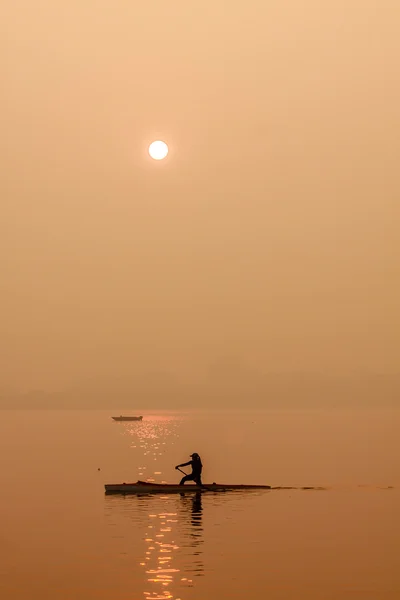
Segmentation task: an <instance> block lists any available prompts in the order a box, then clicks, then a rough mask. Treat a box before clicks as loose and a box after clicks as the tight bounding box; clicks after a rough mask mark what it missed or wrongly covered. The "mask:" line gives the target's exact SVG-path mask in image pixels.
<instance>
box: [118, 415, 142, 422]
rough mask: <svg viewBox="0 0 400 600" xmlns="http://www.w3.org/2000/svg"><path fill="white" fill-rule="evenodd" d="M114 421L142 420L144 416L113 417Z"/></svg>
mask: <svg viewBox="0 0 400 600" xmlns="http://www.w3.org/2000/svg"><path fill="white" fill-rule="evenodd" d="M111 418H112V419H114V421H141V420H142V419H143V417H123V416H122V415H121V416H120V417H111Z"/></svg>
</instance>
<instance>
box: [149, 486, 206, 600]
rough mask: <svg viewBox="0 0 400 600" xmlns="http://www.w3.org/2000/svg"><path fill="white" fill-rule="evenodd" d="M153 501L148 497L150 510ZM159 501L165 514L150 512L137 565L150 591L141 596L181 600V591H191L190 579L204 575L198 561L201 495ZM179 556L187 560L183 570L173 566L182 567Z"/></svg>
mask: <svg viewBox="0 0 400 600" xmlns="http://www.w3.org/2000/svg"><path fill="white" fill-rule="evenodd" d="M153 500H154V498H150V497H149V508H150V505H151V503H152V501H153ZM160 500H162V501H163V502H164V503H165V507H168V510H165V511H159V512H154V513H152V512H149V515H148V516H149V523H148V527H147V530H146V533H145V538H144V541H145V543H146V550H145V556H144V560H143V561H142V562H141V563H140V564H141V566H142V567H143V568H144V569H145V574H146V583H147V584H148V585H149V588H148V590H146V591H145V592H143V593H144V595H145V596H146V597H151V598H154V599H155V600H165V599H166V598H168V599H171V600H172V599H175V600H182V593H184V589H185V588H187V587H193V579H192V577H194V576H199V575H203V574H204V564H203V562H202V560H201V555H202V549H201V547H202V544H203V543H204V539H203V524H202V495H201V493H196V494H181V495H180V496H177V497H173V498H171V497H170V496H169V497H168V496H165V497H162V498H160ZM172 509H173V510H172ZM188 517H189V518H188ZM177 537H179V539H180V540H182V541H181V542H180V545H178V544H177V543H176V538H177ZM182 553H184V554H185V558H186V560H185V561H184V562H183V565H184V566H183V567H182V566H181V568H178V567H177V565H176V563H177V562H179V564H180V565H182ZM176 559H178V561H177V560H176ZM176 594H178V595H176Z"/></svg>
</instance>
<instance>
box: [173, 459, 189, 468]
mask: <svg viewBox="0 0 400 600" xmlns="http://www.w3.org/2000/svg"><path fill="white" fill-rule="evenodd" d="M191 464H192V461H191V460H189V462H187V463H182V464H181V465H177V466H176V467H175V469H177V468H178V467H188V466H189V465H191Z"/></svg>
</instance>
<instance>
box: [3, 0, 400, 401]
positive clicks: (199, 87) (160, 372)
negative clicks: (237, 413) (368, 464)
mask: <svg viewBox="0 0 400 600" xmlns="http://www.w3.org/2000/svg"><path fill="white" fill-rule="evenodd" d="M0 16H1V18H0V39H1V48H2V49H1V53H0V55H1V72H2V76H1V78H2V94H1V99H0V109H1V110H0V120H1V121H0V125H1V131H2V135H1V139H0V159H1V164H2V177H1V181H0V193H1V204H0V207H1V208H0V210H1V212H0V273H1V277H0V285H1V313H0V340H1V343H0V365H1V366H0V397H1V398H0V406H3V407H12V406H23V407H26V406H33V407H35V406H45V407H50V406H51V407H64V408H65V407H69V406H71V407H72V406H73V407H77V406H82V407H101V406H111V405H112V406H129V405H131V404H132V403H135V402H136V403H137V405H138V406H141V407H148V408H151V407H153V406H157V407H165V408H170V407H175V406H188V407H192V406H218V407H221V408H228V407H229V408H236V407H241V406H243V404H244V403H252V404H254V405H255V406H259V407H265V406H270V405H271V406H272V405H273V406H290V407H302V406H305V405H310V404H311V405H313V406H322V407H324V406H325V405H328V404H329V405H336V404H337V403H339V404H346V403H350V404H351V403H358V404H360V405H363V404H364V403H365V405H370V404H371V403H378V404H382V403H383V404H385V403H389V404H394V403H395V402H396V399H397V398H398V393H399V391H400V377H399V364H400V362H399V359H400V356H399V354H400V350H399V349H400V320H399V311H398V306H399V304H400V293H399V292H400V284H399V281H400V279H399V275H400V273H399V250H400V243H399V235H398V223H399V217H400V214H399V212H400V211H399V204H398V198H399V193H400V184H399V177H398V173H397V170H398V163H399V156H400V152H399V151H400V135H399V126H400V113H399V106H400V81H399V80H400V74H399V68H398V65H399V58H400V42H399V38H398V27H399V18H400V6H399V4H398V2H395V1H394V0H393V1H391V0H383V1H381V2H379V3H378V2H376V1H372V0H363V1H361V0H353V1H351V2H349V1H347V2H344V0H339V1H335V2H331V1H328V2H323V3H321V2H318V1H317V0H304V1H303V2H301V3H299V2H297V1H295V0H285V1H282V0H279V1H278V0H272V1H271V2H268V3H265V2H261V1H255V0H253V1H250V2H246V3H238V2H237V3H233V4H232V3H226V2H221V0H215V1H213V2H210V1H206V2H203V3H201V4H193V3H188V2H183V1H182V0H175V1H174V2H172V3H171V2H170V3H166V2H163V1H161V0H153V1H152V2H151V3H149V2H139V1H137V2H128V1H125V0H119V1H118V2H117V3H116V2H110V1H106V0H96V2H94V1H93V0H92V1H88V0H83V1H80V2H78V1H77V0H71V1H70V2H68V3H56V4H55V3H54V2H50V1H49V0H45V1H42V2H36V3H32V2H28V1H27V0H21V1H20V2H15V3H10V2H8V3H5V4H4V5H3V6H2V8H1V9H0ZM154 139H164V140H165V141H166V142H167V143H168V144H169V147H170V154H169V156H168V159H167V160H166V161H164V162H163V163H162V164H161V163H155V162H153V161H151V159H150V158H149V157H148V154H147V147H148V145H149V143H150V142H151V141H153V140H154Z"/></svg>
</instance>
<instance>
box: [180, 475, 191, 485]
mask: <svg viewBox="0 0 400 600" xmlns="http://www.w3.org/2000/svg"><path fill="white" fill-rule="evenodd" d="M187 481H193V475H185V477H182V479H181V480H180V483H179V485H184V484H185V483H186V482H187Z"/></svg>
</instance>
